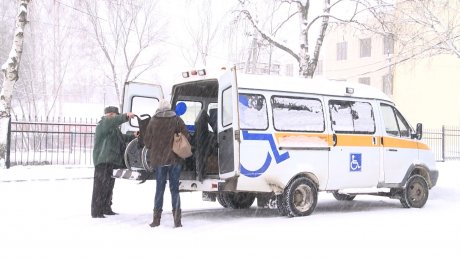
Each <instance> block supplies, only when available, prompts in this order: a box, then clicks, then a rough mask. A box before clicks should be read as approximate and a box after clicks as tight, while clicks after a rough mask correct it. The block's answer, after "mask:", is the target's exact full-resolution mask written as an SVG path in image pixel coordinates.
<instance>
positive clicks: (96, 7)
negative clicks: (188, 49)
mask: <svg viewBox="0 0 460 258" xmlns="http://www.w3.org/2000/svg"><path fill="white" fill-rule="evenodd" d="M84 5H85V7H86V11H87V13H88V14H89V16H88V17H89V22H90V24H91V27H92V31H93V35H94V38H95V40H96V42H97V44H98V46H99V47H100V49H101V50H102V53H103V56H104V57H103V58H104V59H105V63H106V66H108V70H109V71H108V74H107V75H106V76H107V78H109V80H110V81H111V84H112V87H113V90H114V91H115V94H116V96H117V98H118V102H119V104H120V103H121V89H122V87H123V86H124V84H125V83H126V82H128V81H134V80H136V79H138V78H139V76H141V75H142V74H143V73H144V72H146V71H148V70H149V69H151V68H152V67H153V66H154V65H155V64H158V63H159V62H160V58H159V57H158V55H157V54H155V52H154V51H153V49H152V46H154V45H155V44H157V43H159V42H160V40H161V37H162V27H163V24H162V23H161V22H160V21H159V20H160V19H156V16H155V15H154V14H155V2H153V1H149V0H144V1H134V0H117V1H110V0H106V1H92V0H87V1H85V2H84Z"/></svg>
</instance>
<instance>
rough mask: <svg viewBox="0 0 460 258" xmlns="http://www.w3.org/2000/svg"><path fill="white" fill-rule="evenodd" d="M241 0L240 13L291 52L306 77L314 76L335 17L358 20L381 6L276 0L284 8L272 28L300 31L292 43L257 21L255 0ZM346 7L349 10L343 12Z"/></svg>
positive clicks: (362, 0)
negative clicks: (294, 23) (276, 23)
mask: <svg viewBox="0 0 460 258" xmlns="http://www.w3.org/2000/svg"><path fill="white" fill-rule="evenodd" d="M239 2H240V9H239V10H238V14H239V17H240V18H244V19H247V20H248V21H249V22H250V23H251V25H252V26H253V27H254V28H255V30H256V31H257V32H258V33H259V35H260V36H261V37H262V38H263V39H265V40H267V41H268V42H269V43H270V44H272V45H274V46H275V47H277V48H279V49H281V50H282V51H284V52H286V53H287V54H289V55H290V56H292V57H293V58H294V59H295V60H296V62H297V63H298V65H299V75H300V76H303V77H313V74H314V72H315V70H316V66H317V63H318V59H319V55H320V52H321V47H322V44H323V40H324V37H325V35H326V32H327V29H328V26H329V24H330V23H331V22H332V21H335V22H342V23H348V22H353V23H359V22H358V19H357V17H358V15H360V14H362V13H364V12H365V11H366V10H369V9H372V10H375V9H376V8H377V7H379V6H381V5H379V4H378V3H377V4H374V3H371V2H373V1H367V0H348V1H345V0H321V1H319V0H318V1H310V0H303V1H299V0H276V3H277V4H278V5H279V8H276V10H278V11H280V12H283V13H284V18H283V17H279V16H278V19H280V20H279V22H278V25H277V27H276V28H275V29H273V30H272V31H273V32H276V31H278V30H280V29H284V30H291V31H292V30H297V31H298V40H297V41H296V43H294V45H292V44H291V45H289V44H286V43H285V42H284V41H283V40H280V39H279V38H277V37H276V35H274V34H272V33H270V32H269V31H268V30H266V29H265V28H264V27H263V25H262V24H261V23H260V22H259V21H258V18H257V11H255V10H254V8H253V6H254V3H253V2H252V1H250V0H239ZM283 6H284V8H283ZM344 7H346V8H347V10H349V11H348V12H341V11H343V8H344ZM336 9H337V10H338V12H337V13H336V14H334V13H333V12H332V10H336ZM286 10H287V11H286ZM312 10H315V11H314V12H313V11H312ZM294 18H297V19H298V23H297V25H293V23H292V19H294Z"/></svg>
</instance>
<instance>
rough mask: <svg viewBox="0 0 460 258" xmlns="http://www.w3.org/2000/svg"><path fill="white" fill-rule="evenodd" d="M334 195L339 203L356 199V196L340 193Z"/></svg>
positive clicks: (333, 193)
mask: <svg viewBox="0 0 460 258" xmlns="http://www.w3.org/2000/svg"><path fill="white" fill-rule="evenodd" d="M332 195H333V196H334V198H335V199H336V200H337V201H353V199H355V197H356V195H351V194H343V193H339V191H334V192H332Z"/></svg>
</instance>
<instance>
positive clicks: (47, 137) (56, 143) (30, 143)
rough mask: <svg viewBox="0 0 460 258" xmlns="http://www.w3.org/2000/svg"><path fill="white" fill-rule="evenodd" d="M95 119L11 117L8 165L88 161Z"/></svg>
mask: <svg viewBox="0 0 460 258" xmlns="http://www.w3.org/2000/svg"><path fill="white" fill-rule="evenodd" d="M96 123H97V119H83V118H79V119H77V118H73V119H71V118H67V119H66V118H51V119H50V118H38V117H33V118H31V117H28V118H20V119H18V118H16V119H13V121H11V130H10V136H9V138H10V140H9V155H8V156H9V159H8V160H7V165H8V166H14V165H91V164H92V163H93V160H92V158H93V157H92V151H93V142H94V132H95V128H96Z"/></svg>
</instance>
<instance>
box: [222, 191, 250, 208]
mask: <svg viewBox="0 0 460 258" xmlns="http://www.w3.org/2000/svg"><path fill="white" fill-rule="evenodd" d="M222 199H223V202H224V203H225V204H226V205H227V207H228V208H232V209H247V208H249V207H251V205H252V204H253V203H254V200H255V199H256V195H255V194H253V193H222ZM219 203H220V202H219ZM221 205H222V203H221ZM222 206H224V205H222ZM224 207H225V206H224ZM227 207H226V208H227Z"/></svg>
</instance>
